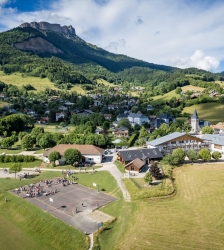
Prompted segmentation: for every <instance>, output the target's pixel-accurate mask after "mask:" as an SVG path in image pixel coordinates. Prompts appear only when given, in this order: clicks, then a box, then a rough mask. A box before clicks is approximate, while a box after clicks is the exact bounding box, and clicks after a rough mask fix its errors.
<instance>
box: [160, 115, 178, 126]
mask: <svg viewBox="0 0 224 250" xmlns="http://www.w3.org/2000/svg"><path fill="white" fill-rule="evenodd" d="M156 118H159V119H163V120H164V121H165V123H167V124H169V123H170V122H175V118H174V117H173V116H171V115H169V114H161V115H157V117H156Z"/></svg>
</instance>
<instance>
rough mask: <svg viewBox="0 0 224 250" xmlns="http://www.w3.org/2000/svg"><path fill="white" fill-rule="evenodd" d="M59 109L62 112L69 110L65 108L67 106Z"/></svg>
mask: <svg viewBox="0 0 224 250" xmlns="http://www.w3.org/2000/svg"><path fill="white" fill-rule="evenodd" d="M58 109H59V110H61V111H66V110H68V108H67V107H65V106H60V107H59V108H58Z"/></svg>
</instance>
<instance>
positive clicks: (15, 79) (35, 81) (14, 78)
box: [0, 71, 57, 91]
mask: <svg viewBox="0 0 224 250" xmlns="http://www.w3.org/2000/svg"><path fill="white" fill-rule="evenodd" d="M0 81H2V82H4V83H6V84H12V85H16V86H17V87H22V85H27V84H31V85H32V86H33V87H34V88H35V89H36V91H40V90H44V89H45V88H51V89H57V88H56V87H55V86H54V84H53V83H52V82H50V81H49V79H48V78H39V77H34V76H26V75H24V76H22V74H21V73H13V74H11V75H5V74H4V73H3V72H2V71H1V73H0Z"/></svg>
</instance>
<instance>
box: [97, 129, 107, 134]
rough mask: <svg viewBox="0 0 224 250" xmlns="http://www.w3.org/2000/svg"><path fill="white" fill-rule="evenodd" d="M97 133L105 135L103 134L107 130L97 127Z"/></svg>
mask: <svg viewBox="0 0 224 250" xmlns="http://www.w3.org/2000/svg"><path fill="white" fill-rule="evenodd" d="M95 133H96V134H98V135H103V134H106V133H107V132H106V131H105V130H104V129H102V128H97V129H96V130H95Z"/></svg>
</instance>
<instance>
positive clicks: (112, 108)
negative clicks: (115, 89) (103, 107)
mask: <svg viewBox="0 0 224 250" xmlns="http://www.w3.org/2000/svg"><path fill="white" fill-rule="evenodd" d="M107 108H108V110H114V109H115V107H114V104H108V106H107Z"/></svg>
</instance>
